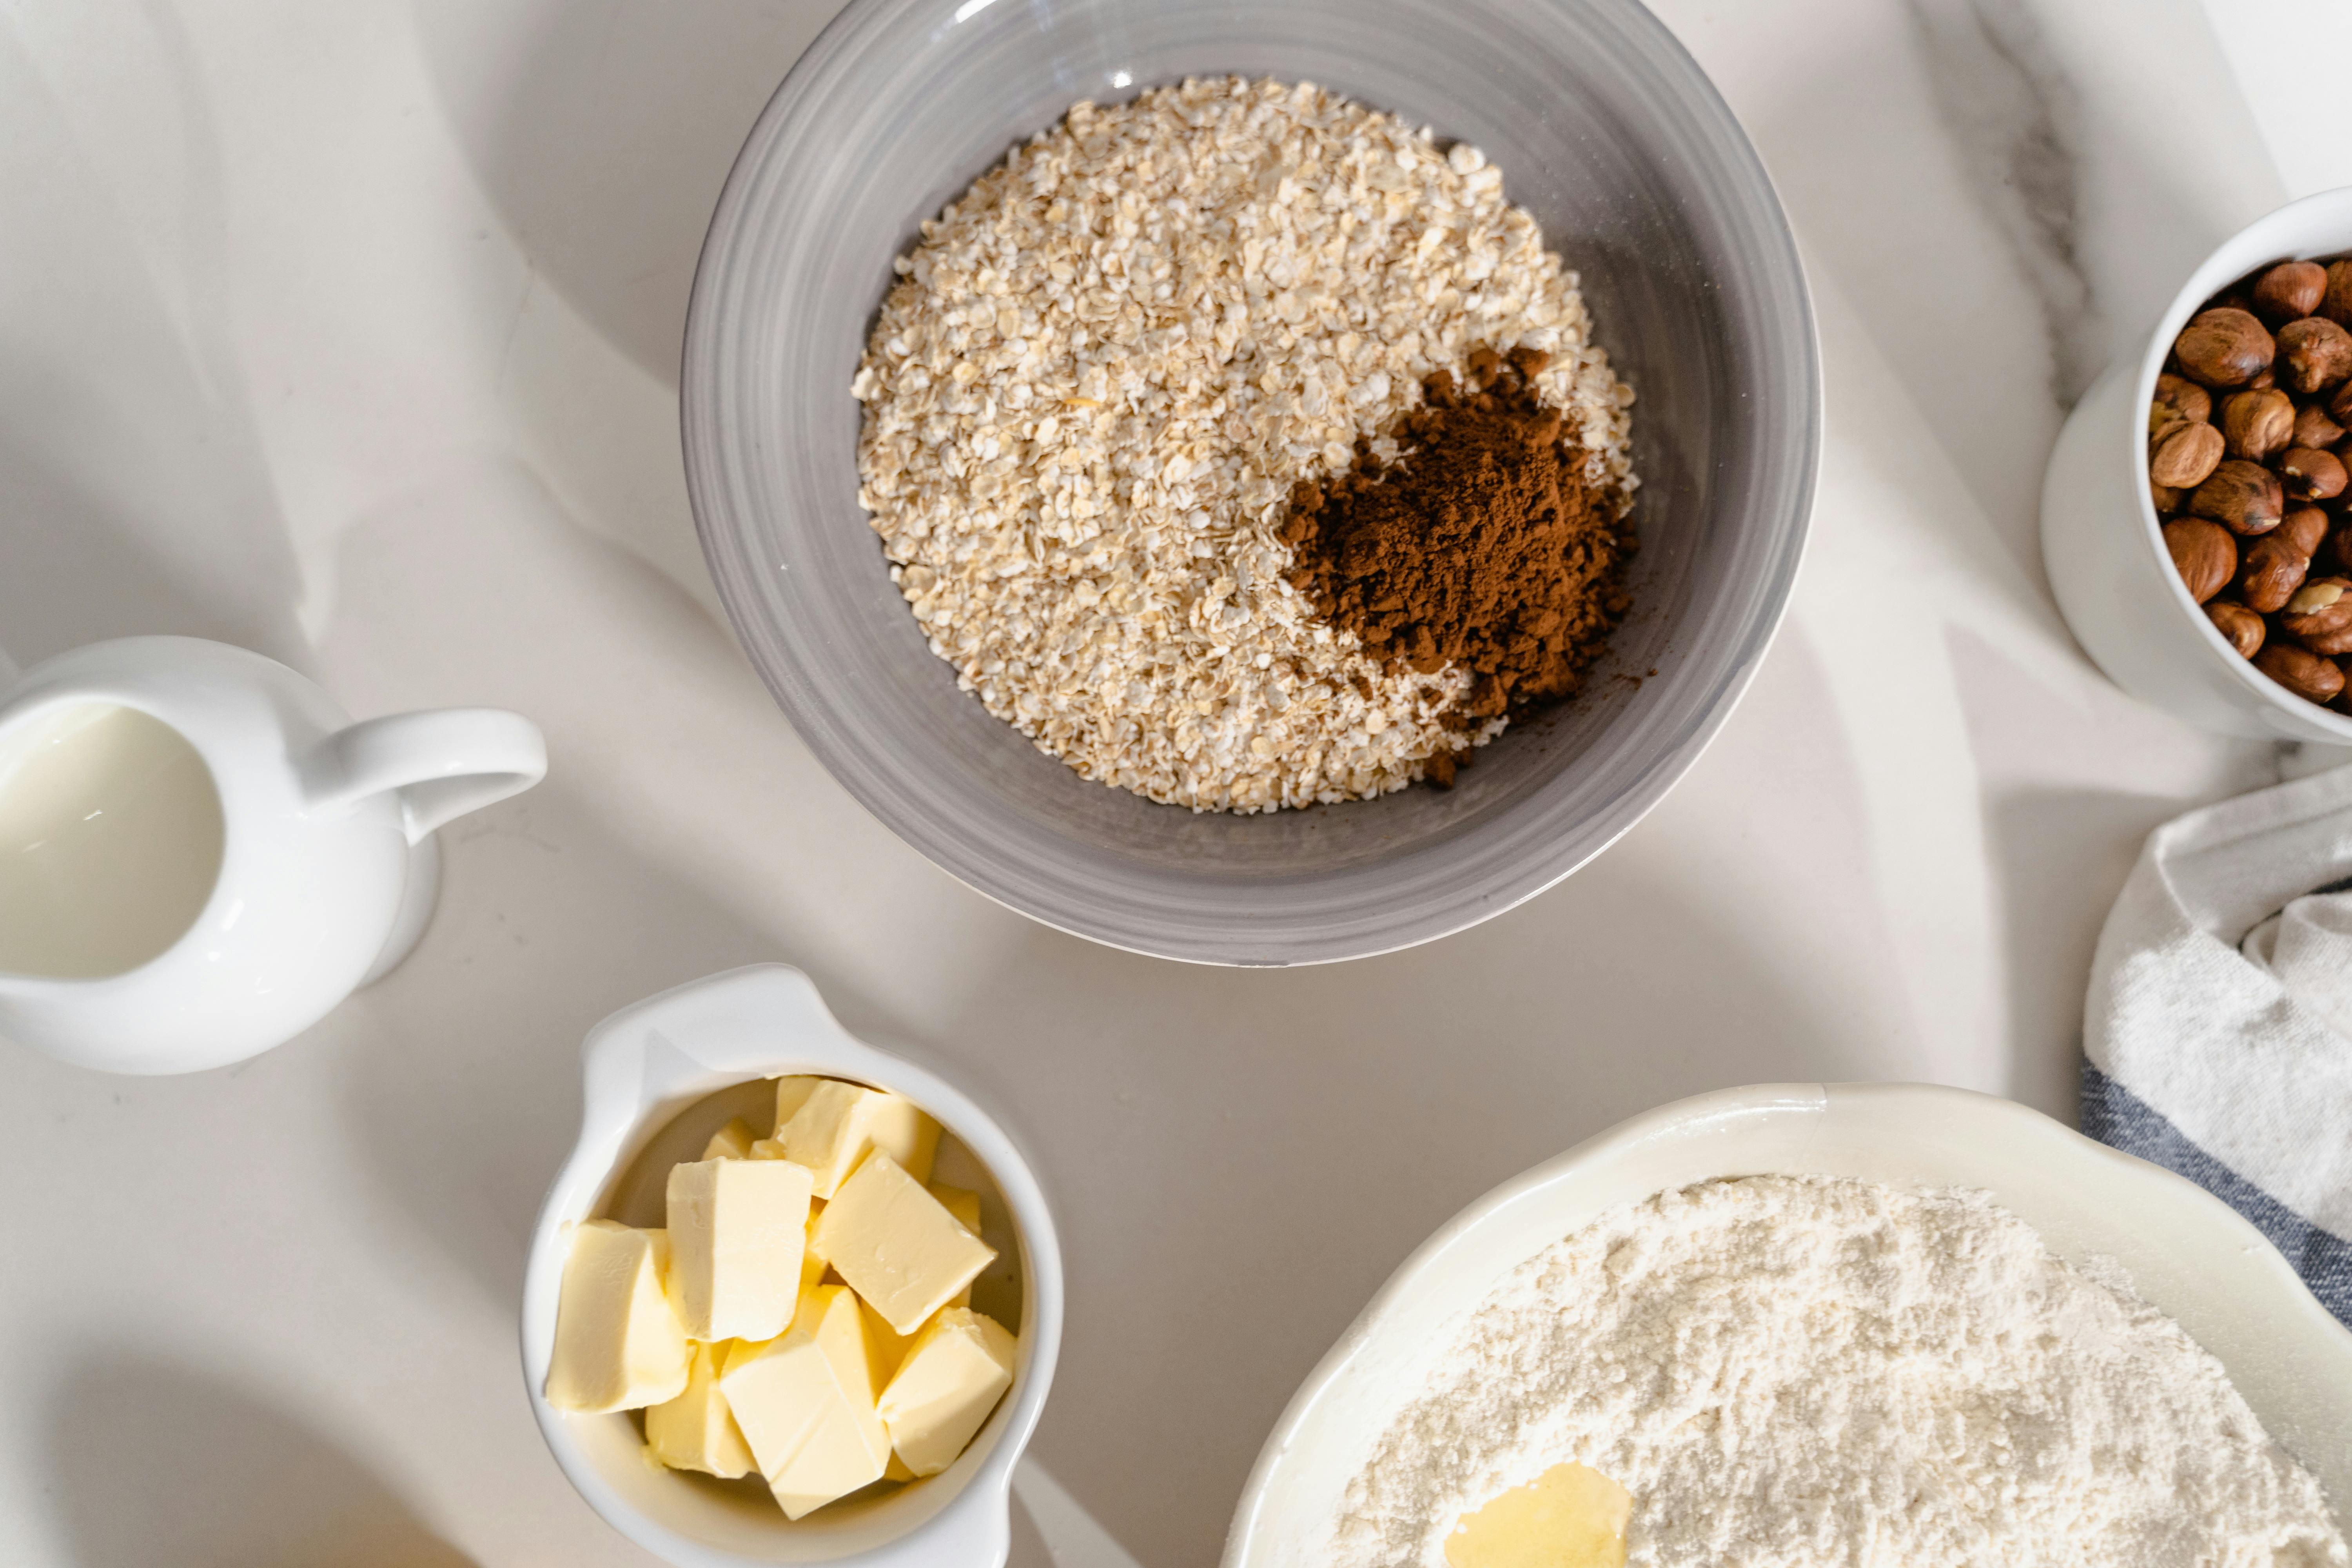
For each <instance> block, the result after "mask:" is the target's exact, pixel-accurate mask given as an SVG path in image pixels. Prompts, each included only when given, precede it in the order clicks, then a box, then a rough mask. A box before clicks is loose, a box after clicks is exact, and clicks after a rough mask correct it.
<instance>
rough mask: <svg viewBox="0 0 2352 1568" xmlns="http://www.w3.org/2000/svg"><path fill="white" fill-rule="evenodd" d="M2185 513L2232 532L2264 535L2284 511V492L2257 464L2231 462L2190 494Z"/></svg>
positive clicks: (2276, 479)
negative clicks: (2191, 513)
mask: <svg viewBox="0 0 2352 1568" xmlns="http://www.w3.org/2000/svg"><path fill="white" fill-rule="evenodd" d="M2189 510H2190V511H2192V512H2194V513H2195V514H2196V515H2198V516H2199V517H2208V518H2211V519H2212V520H2213V521H2215V522H2219V523H2224V524H2226V525H2228V527H2229V528H2230V529H2231V531H2233V532H2237V533H2246V534H2254V533H2268V532H2269V531H2271V530H2272V529H2273V528H2276V527H2277V526H2278V520H2279V517H2280V515H2281V514H2282V513H2283V512H2284V511H2285V510H2286V492H2285V490H2284V489H2282V488H2281V486H2280V484H2279V479H2278V476H2277V475H2276V474H2273V473H2272V472H2271V471H2270V470H2269V469H2268V468H2263V466H2262V465H2261V464H2260V463H2249V462H2246V461H2244V460H2243V459H2242V458H2231V459H2230V460H2229V461H2227V462H2225V463H2223V464H2221V467H2219V468H2215V469H2214V470H2213V472H2212V473H2211V474H2210V475H2209V476H2207V478H2206V480H2205V482H2204V483H2203V484H2201V485H2199V486H2198V487H2197V489H2195V490H2194V491H2193V492H2191V494H2190V495H2189Z"/></svg>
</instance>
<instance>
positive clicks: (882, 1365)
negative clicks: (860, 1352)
mask: <svg viewBox="0 0 2352 1568" xmlns="http://www.w3.org/2000/svg"><path fill="white" fill-rule="evenodd" d="M853 1294H854V1292H853ZM857 1310H859V1311H861V1312H863V1313H865V1314H866V1344H867V1345H869V1346H871V1347H872V1350H873V1355H874V1381H875V1383H876V1384H877V1385H887V1384H888V1383H889V1381H890V1379H891V1377H892V1376H893V1375H895V1374H896V1373H897V1372H898V1363H900V1362H902V1361H904V1360H906V1359H907V1347H908V1345H911V1344H913V1343H914V1342H915V1334H902V1333H900V1332H899V1331H898V1330H896V1329H894V1328H892V1327H891V1326H890V1325H889V1324H887V1323H886V1322H884V1321H882V1314H881V1313H879V1312H877V1311H876V1310H874V1309H873V1308H872V1307H869V1306H867V1305H866V1302H865V1301H863V1300H860V1301H859V1302H858V1303H857ZM920 1332H922V1331H921V1330H920V1329H918V1330H916V1331H915V1333H918V1334H919V1333H920Z"/></svg>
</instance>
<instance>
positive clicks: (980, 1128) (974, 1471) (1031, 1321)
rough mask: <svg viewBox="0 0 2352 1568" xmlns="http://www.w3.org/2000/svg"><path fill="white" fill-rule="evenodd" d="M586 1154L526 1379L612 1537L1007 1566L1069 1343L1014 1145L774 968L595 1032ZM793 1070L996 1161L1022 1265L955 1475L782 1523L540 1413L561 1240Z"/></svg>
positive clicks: (558, 1198) (551, 1260) (621, 1440)
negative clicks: (667, 1155) (656, 1154)
mask: <svg viewBox="0 0 2352 1568" xmlns="http://www.w3.org/2000/svg"><path fill="white" fill-rule="evenodd" d="M582 1056H583V1066H584V1068H585V1075H586V1096H585V1100H586V1105H585V1110H584V1114H583V1119H582V1126H581V1130H580V1142H579V1144H578V1145H577V1146H576V1147H575V1148H574V1149H573V1150H572V1157H571V1158H570V1159H569V1160H568V1161H566V1162H565V1163H564V1166H563V1170H562V1173H561V1174H560V1175H558V1176H557V1177H556V1178H555V1185H554V1187H553V1189H552V1190H551V1191H550V1192H549V1194H548V1195H547V1203H546V1205H545V1206H544V1207H543V1208H541V1210H540V1215H539V1224H538V1226H537V1227H536V1229H535V1230H534V1231H533V1232H532V1235H531V1243H530V1267H529V1269H528V1271H527V1272H526V1274H525V1276H524V1279H523V1295H522V1373H523V1382H524V1384H525V1385H526V1387H527V1389H528V1391H529V1394H530V1403H531V1409H532V1411H533V1412H534V1413H535V1414H536V1415H538V1417H539V1428H540V1431H541V1433H543V1434H544V1435H545V1436H546V1438H547V1446H548V1447H549V1448H551V1450H553V1452H554V1454H555V1462H556V1463H557V1464H558V1465H560V1466H561V1467H562V1469H563V1473H564V1475H565V1476H567V1477H569V1478H570V1479H571V1481H572V1485H573V1486H575V1487H577V1488H578V1489H580V1495H581V1496H582V1497H583V1498H585V1499H587V1500H588V1504H589V1506H590V1507H591V1508H593V1509H594V1510H596V1511H597V1512H598V1513H600V1514H602V1515H603V1516H604V1519H605V1521H606V1522H608V1523H610V1524H611V1525H612V1526H613V1527H614V1529H615V1530H618V1531H620V1532H621V1533H622V1534H624V1535H625V1536H627V1537H628V1538H629V1539H630V1540H632V1541H634V1542H636V1543H637V1544H638V1545H640V1546H642V1547H644V1548H645V1549H646V1551H648V1552H652V1553H654V1555H656V1557H659V1558H661V1559H662V1560H663V1561H664V1562H666V1563H674V1564H676V1565H677V1568H751V1565H753V1564H762V1563H856V1564H859V1565H860V1568H916V1565H917V1564H921V1565H923V1568H998V1565H1000V1564H1002V1563H1003V1561H1004V1559H1005V1556H1006V1553H1007V1552H1008V1551H1009V1550H1010V1546H1011V1540H1012V1534H1011V1512H1010V1510H1011V1489H1012V1482H1013V1465H1014V1464H1015V1463H1016V1462H1017V1461H1018V1460H1019V1459H1020V1458H1021V1451H1022V1450H1023V1449H1024V1448H1025V1447H1027V1446H1028V1443H1029V1436H1030V1434H1031V1433H1032V1432H1034V1430H1035V1429H1036V1426H1037V1416H1038V1414H1039V1413H1040V1411H1042V1410H1043V1409H1044V1407H1045V1394H1046V1390H1047V1388H1048V1387H1049V1386H1050V1385H1051V1384H1052V1383H1053V1381H1054V1362H1055V1356H1056V1354H1057V1352H1059V1350H1060V1348H1061V1342H1062V1254H1061V1247H1060V1244H1059V1243H1058V1241H1057V1240H1056V1239H1055V1230H1054V1216H1053V1214H1052V1212H1051V1210H1050V1209H1049V1208H1048V1207H1047V1206H1046V1203H1045V1193H1044V1192H1043V1191H1042V1190H1041V1189H1040V1188H1039V1186H1038V1184H1037V1180H1036V1178H1035V1176H1034V1175H1033V1174H1032V1173H1031V1172H1030V1169H1029V1164H1028V1162H1027V1161H1026V1160H1024V1158H1023V1157H1022V1155H1021V1152H1020V1149H1019V1148H1018V1147H1017V1146H1016V1145H1015V1143H1014V1142H1013V1139H1012V1138H1011V1137H1010V1136H1009V1135H1008V1134H1007V1133H1006V1132H1005V1131H1004V1129H1003V1127H1002V1126H1000V1125H999V1124H998V1122H997V1121H996V1120H995V1119H994V1118H992V1117H991V1116H990V1115H988V1114H987V1113H986V1112H985V1111H983V1110H981V1109H980V1107H979V1106H977V1105H976V1104H974V1103H973V1102H972V1100H971V1097H970V1096H969V1095H967V1094H965V1093H964V1092H963V1091H962V1090H961V1089H957V1088H956V1087H955V1086H954V1085H952V1084H950V1083H949V1082H948V1081H946V1080H945V1079H941V1078H940V1077H939V1076H938V1075H937V1074H935V1073H932V1072H929V1071H928V1070H926V1069H925V1068H920V1067H918V1066H916V1065H915V1064H914V1063H912V1062H909V1061H908V1060H906V1059H905V1058H900V1057H897V1056H893V1055H890V1054H889V1053H887V1052H885V1051H879V1050H877V1049H875V1048H874V1047H871V1046H869V1045H866V1043H864V1042H863V1041H861V1040H857V1039H855V1038H853V1037H851V1036H850V1035H849V1034H848V1033H847V1032H846V1031H845V1030H844V1029H843V1028H842V1026H840V1025H839V1024H838V1023H836V1022H835V1021H834V1017H833V1015H832V1014H831V1013H830V1012H828V1011H826V1009H825V1005H824V1001H823V1000H822V999H821V998H820V997H819V996H818V995H817V993H816V987H815V986H814V985H813V984H810V983H809V979H808V977H807V976H806V975H804V974H803V973H800V972H799V971H798V970H796V969H789V968H786V967H785V966H784V965H782V964H780V963H772V964H759V965H754V966H753V967H751V968H748V969H737V970H731V971H730V972H728V973H724V974H714V975H712V976H710V977H709V979H707V980H698V981H696V982H694V983H693V984H689V985H681V986H679V987H678V988H677V989H676V990H674V991H665V992H663V993H662V994H660V995H658V996H654V997H650V998H648V999H646V1001H643V1002H640V1003H637V1004H636V1005H635V1006H631V1007H626V1008H624V1009H623V1010H622V1011H620V1012H618V1013H615V1014H614V1015H613V1016H611V1017H609V1018H607V1019H605V1020H604V1022H603V1023H601V1024H599V1025H597V1026H596V1027H595V1028H593V1029H592V1030H591V1031H589V1034H588V1039H587V1043H586V1045H585V1046H584V1047H583V1050H582ZM787 1073H818V1074H823V1075H825V1076H827V1077H832V1078H844V1079H856V1080H857V1081H859V1082H862V1083H867V1084H872V1085H874V1086H875V1087H877V1088H879V1089H893V1090H896V1091H897V1092H898V1093H900V1094H903V1095H905V1096H906V1097H907V1098H908V1100H913V1101H914V1102H915V1103H916V1104H918V1105H919V1106H921V1107H922V1108H923V1109H924V1110H927V1111H929V1112H930V1114H931V1115H932V1116H934V1117H936V1118H938V1120H939V1121H940V1125H941V1126H942V1127H944V1128H945V1129H946V1130H947V1131H948V1132H949V1133H950V1135H952V1136H953V1137H955V1138H956V1139H958V1140H959V1141H961V1142H962V1144H963V1145H964V1147H965V1148H967V1149H969V1150H970V1151H971V1153H972V1154H973V1155H974V1156H975V1157H976V1158H977V1159H978V1160H979V1161H980V1163H982V1165H984V1166H986V1167H987V1169H988V1173H989V1175H990V1176H991V1177H992V1178H993V1179H994V1182H995V1184H996V1188H997V1191H998V1192H999V1194H1001V1195H1002V1196H1003V1200H1004V1205H1005V1208H1006V1210H1007V1211H1008V1213H1009V1214H1010V1215H1011V1217H1012V1220H1013V1233H1014V1235H1015V1237H1017V1238H1018V1241H1019V1244H1020V1251H1021V1260H1022V1313H1021V1323H1020V1329H1019V1331H1020V1352H1019V1357H1018V1360H1017V1361H1016V1363H1015V1365H1014V1368H1013V1387H1012V1388H1011V1390H1009V1391H1008V1392H1007V1393H1006V1394H1005V1396H1004V1399H1003V1402H1002V1403H1000V1404H999V1405H997V1407H996V1412H995V1414H994V1415H991V1416H990V1417H989V1419H988V1424H987V1425H986V1426H983V1427H982V1428H981V1431H980V1435H979V1436H977V1437H975V1438H974V1439H973V1440H972V1444H971V1447H970V1448H968V1449H966V1450H965V1451H964V1453H963V1456H962V1457H961V1458H959V1459H957V1460H956V1462H955V1463H954V1464H952V1465H950V1466H949V1467H948V1468H947V1469H945V1470H943V1471H941V1472H940V1474H939V1475H936V1476H933V1477H931V1478H929V1479H927V1480H925V1481H923V1482H922V1483H921V1484H919V1485H917V1486H910V1487H908V1488H905V1489H903V1490H901V1491H900V1492H898V1494H897V1495H896V1496H894V1497H891V1498H888V1499H887V1500H883V1501H881V1502H879V1503H877V1504H874V1505H871V1506H865V1507H860V1508H856V1509H854V1510H849V1511H848V1512H847V1513H846V1514H845V1515H844V1516H842V1517H839V1518H832V1519H828V1518H826V1517H825V1516H824V1513H819V1514H817V1515H814V1516H812V1517H811V1518H808V1519H804V1520H801V1521H791V1520H787V1519H786V1518H785V1517H784V1516H783V1513H782V1511H781V1510H778V1509H777V1508H776V1507H775V1506H774V1505H773V1503H772V1502H771V1501H769V1500H767V1499H766V1498H764V1497H754V1496H749V1495H746V1494H744V1493H743V1492H742V1491H740V1490H731V1489H726V1488H722V1487H719V1486H717V1485H714V1484H712V1483H709V1482H708V1481H706V1480H704V1479H700V1478H697V1477H689V1476H685V1475H680V1474H678V1473H677V1472H675V1471H670V1470H665V1469H662V1468H659V1467H658V1466H656V1465H654V1464H652V1463H651V1462H649V1461H648V1460H647V1459H646V1457H645V1452H644V1444H643V1441H642V1440H641V1439H640V1437H639V1436H638V1434H637V1429H636V1427H635V1424H634V1423H632V1422H631V1421H630V1419H629V1417H628V1416H627V1415H571V1414H567V1413H565V1412H563V1411H560V1410H557V1409H555V1408H554V1407H552V1406H551V1405H549V1404H548V1403H547V1399H546V1397H545V1395H544V1394H543V1393H542V1392H541V1391H542V1389H543V1388H544V1387H545V1385H546V1383H547V1363H548V1356H549V1354H550V1352H551V1349H552V1347H553V1345H554V1342H555V1304H556V1296H557V1293H558V1289H559V1288H560V1286H561V1284H562V1277H563V1259H564V1254H565V1230H566V1228H567V1227H568V1226H571V1225H572V1224H573V1223H575V1222H577V1221H580V1220H583V1219H587V1218H590V1217H592V1216H593V1215H595V1214H596V1213H597V1212H598V1210H599V1209H600V1208H601V1207H602V1206H603V1205H604V1204H605V1203H606V1202H607V1201H608V1199H609V1198H610V1195H611V1192H612V1189H613V1186H614V1182H615V1180H616V1178H617V1177H618V1176H619V1175H620V1174H621V1173H623V1172H625V1171H626V1170H627V1169H628V1167H629V1164H630V1163H631V1162H632V1161H633V1160H634V1159H635V1157H636V1155H637V1153H638V1152H639V1151H640V1150H642V1149H643V1148H644V1147H645V1146H646V1143H647V1142H649V1141H650V1140H651V1139H652V1138H653V1137H654V1136H655V1135H656V1133H657V1132H659V1131H660V1130H661V1129H662V1128H663V1127H664V1126H666V1125H667V1123H668V1122H669V1121H670V1120H671V1119H672V1118H673V1117H675V1116H677V1113H678V1112H679V1111H681V1110H684V1109H686V1108H687V1107H688V1106H689V1105H691V1104H693V1103H694V1102H695V1101H697V1100H701V1099H704V1098H705V1097H707V1096H709V1095H711V1094H714V1093H716V1092H718V1091H719V1090H720V1089H726V1088H728V1087H730V1085H734V1084H740V1083H743V1082H746V1081H748V1080H750V1079H761V1078H774V1077H779V1076H781V1075H783V1074H787Z"/></svg>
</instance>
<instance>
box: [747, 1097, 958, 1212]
mask: <svg viewBox="0 0 2352 1568" xmlns="http://www.w3.org/2000/svg"><path fill="white" fill-rule="evenodd" d="M775 1142H777V1143H779V1144H781V1145H782V1152H783V1157H784V1158H785V1159H787V1160H790V1161H792V1162H793V1163H795V1164H800V1165H806V1166H807V1167H808V1168H809V1170H810V1171H811V1172H812V1173H814V1175H815V1177H816V1188H815V1191H816V1195H817V1196H818V1197H821V1198H831V1197H832V1196H833V1195H834V1194H835V1193H837V1192H839V1191H840V1190H841V1184H842V1183H844V1182H845V1181H847V1180H848V1179H849V1175H850V1173H851V1172H853V1171H855V1170H856V1169H857V1167H858V1165H859V1164H860V1163H862V1162H863V1161H864V1160H865V1159H866V1156H868V1155H869V1154H873V1153H876V1152H880V1153H884V1154H887V1155H889V1156H890V1157H891V1158H892V1159H893V1160H896V1161H898V1163H899V1164H900V1165H901V1166H903V1167H905V1168H906V1170H908V1172H910V1173H912V1174H913V1175H914V1177H915V1179H916V1180H917V1181H921V1180H922V1179H923V1178H925V1177H927V1176H929V1174H930V1173H931V1159H932V1157H933V1156H934V1155H935V1154H937V1153H938V1152H939V1147H940V1124H939V1123H938V1122H936V1121H932V1120H931V1119H930V1118H929V1117H928V1116H926V1115H924V1114H923V1113H922V1112H921V1111H920V1110H917V1109H915V1107H914V1105H913V1103H912V1102H911V1101H909V1100H907V1099H905V1098H904V1097H903V1096H900V1095H896V1094H891V1093H889V1092H888V1091H887V1090H884V1089H867V1088H865V1087H864V1086H863V1085H860V1084H855V1083H843V1082H840V1081H839V1080H838V1079H819V1080H818V1081H817V1084H816V1087H815V1088H814V1089H811V1090H810V1091H809V1095H808V1098H807V1099H806V1100H803V1101H802V1102H801V1106H800V1109H799V1110H795V1111H793V1116H792V1120H791V1121H787V1122H785V1123H784V1124H783V1125H782V1126H780V1127H778V1128H777V1129H776V1136H775Z"/></svg>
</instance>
